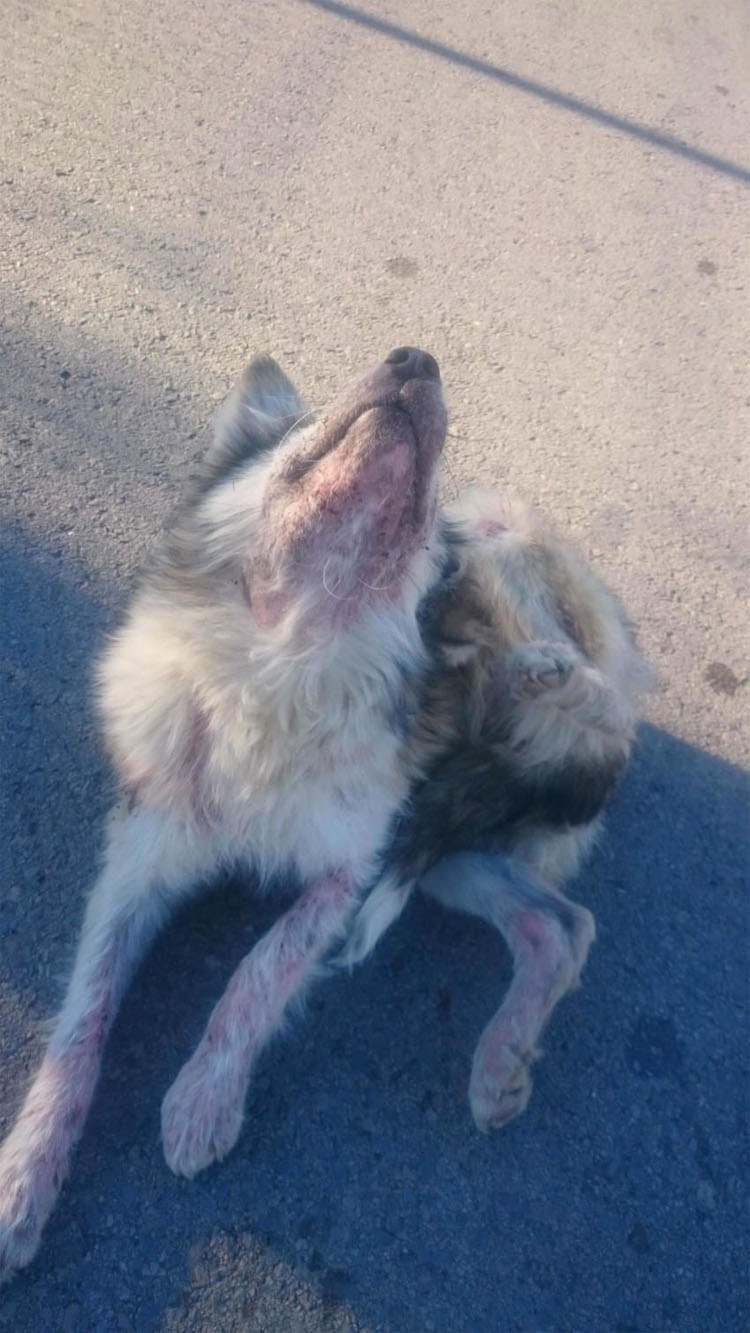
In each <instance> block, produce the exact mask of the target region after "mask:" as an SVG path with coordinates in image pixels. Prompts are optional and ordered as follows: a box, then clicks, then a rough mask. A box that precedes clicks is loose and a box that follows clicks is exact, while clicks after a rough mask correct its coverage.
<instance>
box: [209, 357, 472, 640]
mask: <svg viewBox="0 0 750 1333" xmlns="http://www.w3.org/2000/svg"><path fill="white" fill-rule="evenodd" d="M446 425H447V416H446V410H445V405H444V402H443V394H442V389H441V385H440V373H439V370H438V366H437V362H436V361H435V360H434V358H433V357H432V356H430V355H429V354H428V353H426V352H422V351H419V350H418V349H417V348H414V347H400V348H397V349H396V350H395V351H393V352H390V353H389V355H388V356H387V357H386V358H385V360H384V361H383V362H381V364H380V365H378V366H376V367H375V368H374V369H373V370H371V371H370V372H369V374H367V375H365V377H364V378H363V379H361V380H359V381H357V383H355V384H354V385H352V386H351V387H350V388H349V389H347V390H346V391H345V392H344V393H343V394H342V395H341V397H339V398H337V399H335V400H334V402H333V403H332V404H331V406H330V407H329V408H328V409H327V410H325V411H324V412H323V413H322V414H320V415H319V416H317V417H315V418H314V419H311V417H310V415H306V414H305V413H304V409H303V407H302V404H301V401H300V399H299V397H298V396H297V393H296V391H295V389H294V388H293V386H292V385H291V383H290V381H289V380H288V379H287V377H286V375H284V373H283V372H282V371H281V370H280V369H279V367H278V366H277V365H276V363H275V362H274V361H273V360H271V359H270V358H269V357H261V358H258V359H257V360H255V361H253V362H252V363H251V365H250V366H248V368H247V370H246V371H245V372H244V374H243V376H242V377H241V379H240V381H239V383H238V385H237V387H236V388H235V390H234V392H233V394H232V395H231V397H230V399H229V400H228V401H227V403H226V404H225V405H224V407H223V408H222V410H221V412H220V414H219V418H218V422H217V429H216V441H215V445H214V449H213V451H212V453H211V454H210V455H209V457H208V459H207V460H206V464H205V467H204V469H203V473H202V475H201V478H200V480H199V483H198V488H197V493H196V496H195V501H197V507H198V509H199V510H200V511H201V512H202V514H203V516H204V519H205V520H206V522H207V525H208V528H209V529H210V530H211V531H212V532H213V534H214V536H213V539H212V540H213V541H214V543H215V544H218V545H219V546H220V547H222V548H226V553H227V554H229V550H230V548H231V550H232V552H233V553H234V554H237V553H238V552H239V551H241V552H242V562H243V573H244V582H245V588H246V592H247V597H248V600H249V602H250V607H251V610H252V612H253V615H254V616H255V618H256V620H257V621H258V623H259V625H261V626H264V627H272V626H273V625H275V624H277V623H278V622H279V621H280V620H281V619H282V618H283V617H284V616H285V615H286V614H287V612H288V611H289V609H290V608H291V607H295V608H299V607H300V606H304V607H306V608H307V610H308V612H311V613H312V614H314V615H316V616H318V617H323V618H324V619H326V620H327V621H329V622H330V621H333V622H335V623H341V622H345V623H351V621H352V620H353V619H355V618H356V617H357V616H358V615H359V614H361V612H362V610H363V609H364V608H365V607H370V606H373V605H374V604H375V605H377V604H382V602H383V601H384V600H386V599H390V600H391V601H398V600H399V599H400V598H401V597H402V596H403V595H404V590H405V588H406V586H407V585H411V586H412V587H414V586H415V585H419V584H422V585H424V584H425V581H427V582H429V578H430V577H432V573H431V571H430V569H429V567H430V565H431V561H429V560H427V561H426V560H425V558H424V556H425V550H426V549H427V548H429V545H430V539H431V537H432V533H433V528H434V526H435V516H436V504H437V502H436V490H437V485H436V470H437V462H438V458H439V456H440V452H441V450H442V447H443V443H444V440H445V433H446ZM423 590H424V587H422V588H418V591H423Z"/></svg>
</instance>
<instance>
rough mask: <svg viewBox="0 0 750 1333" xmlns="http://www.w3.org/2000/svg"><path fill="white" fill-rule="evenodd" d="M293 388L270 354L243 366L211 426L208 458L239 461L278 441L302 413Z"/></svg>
mask: <svg viewBox="0 0 750 1333" xmlns="http://www.w3.org/2000/svg"><path fill="white" fill-rule="evenodd" d="M303 410H304V409H303V407H302V403H301V401H300V398H299V395H298V393H297V390H296V389H295V387H294V385H293V384H292V382H291V380H289V379H287V376H286V375H285V374H284V372H283V370H282V369H281V367H280V366H278V365H277V364H276V362H275V361H274V359H273V357H270V356H256V358H255V360H254V361H251V362H250V364H249V365H248V366H246V367H245V369H244V370H243V372H242V374H241V375H240V378H239V380H238V381H237V383H236V385H235V387H234V389H233V390H232V392H231V393H230V395H229V397H228V398H227V400H226V402H225V403H224V404H223V405H222V407H221V408H220V409H219V412H218V415H217V417H216V423H215V427H214V446H213V449H212V451H211V461H212V462H218V461H219V460H220V459H225V460H226V461H227V462H233V463H235V464H239V463H241V462H243V461H245V460H246V459H250V458H252V457H253V456H254V455H256V454H258V453H265V452H266V450H268V449H272V448H273V447H274V445H276V444H278V443H279V441H280V440H281V439H283V437H284V435H286V433H287V431H288V430H289V429H290V428H291V427H292V426H293V425H294V423H295V422H296V421H298V420H299V418H300V417H301V416H302V414H303Z"/></svg>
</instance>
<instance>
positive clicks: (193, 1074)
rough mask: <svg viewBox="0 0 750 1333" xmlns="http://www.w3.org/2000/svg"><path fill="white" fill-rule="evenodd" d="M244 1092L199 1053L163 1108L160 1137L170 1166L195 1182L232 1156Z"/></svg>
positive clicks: (183, 1072)
mask: <svg viewBox="0 0 750 1333" xmlns="http://www.w3.org/2000/svg"><path fill="white" fill-rule="evenodd" d="M244 1100H245V1099H244V1095H243V1090H240V1089H237V1088H236V1087H235V1086H234V1085H233V1084H232V1085H231V1086H230V1085H229V1084H228V1082H227V1080H226V1079H222V1078H220V1077H219V1076H218V1075H217V1072H216V1070H215V1068H214V1066H213V1062H212V1061H211V1060H210V1058H207V1056H206V1055H205V1053H204V1052H202V1051H200V1050H198V1051H196V1053H195V1055H194V1056H193V1057H192V1059H191V1060H188V1062H187V1064H186V1065H183V1067H182V1069H181V1070H180V1072H179V1074H178V1075H177V1078H176V1079H175V1081H174V1083H173V1084H172V1086H171V1088H170V1089H169V1092H168V1093H167V1095H166V1097H165V1098H164V1101H163V1103H162V1108H161V1133H162V1143H163V1146H164V1156H165V1158H166V1161H167V1166H168V1167H169V1168H170V1170H172V1171H174V1173H175V1175H177V1176H187V1177H188V1179H191V1178H192V1177H193V1176H194V1175H196V1174H197V1172H198V1171H203V1170H204V1169H205V1168H206V1167H207V1166H211V1164H212V1163H213V1162H220V1161H221V1159H222V1158H223V1157H226V1155H227V1153H229V1152H231V1150H232V1148H233V1147H234V1145H235V1143H236V1142H237V1139H238V1138H239V1134H240V1129H241V1128H242V1118H243V1113H244Z"/></svg>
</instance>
